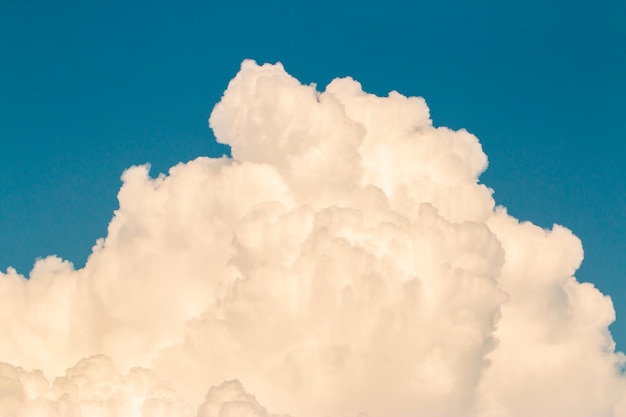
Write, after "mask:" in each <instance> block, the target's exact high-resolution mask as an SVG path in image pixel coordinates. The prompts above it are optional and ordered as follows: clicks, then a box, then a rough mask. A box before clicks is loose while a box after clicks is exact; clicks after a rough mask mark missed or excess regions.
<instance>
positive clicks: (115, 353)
mask: <svg viewBox="0 0 626 417" xmlns="http://www.w3.org/2000/svg"><path fill="white" fill-rule="evenodd" d="M209 124H210V126H211V128H212V129H213V130H214V132H215V135H216V137H217V139H218V140H219V141H220V142H223V143H226V144H228V145H230V146H231V149H232V158H221V159H210V158H204V157H201V158H198V159H196V160H194V161H191V162H187V163H181V164H179V165H177V166H175V167H173V168H171V170H170V171H169V174H168V175H161V176H159V177H158V178H151V177H150V176H149V175H148V170H149V168H148V167H147V166H138V167H133V168H130V169H128V170H127V171H126V172H125V173H124V175H123V183H124V184H123V186H122V188H121V190H120V192H119V204H120V207H119V210H117V211H116V212H115V215H114V217H113V219H112V221H111V223H110V225H109V228H108V235H107V237H106V238H105V239H102V240H100V241H98V242H97V244H96V246H95V247H94V248H93V253H92V255H91V256H90V257H89V259H88V262H87V264H86V266H85V267H84V268H82V269H78V270H76V269H74V268H73V266H72V265H71V264H70V263H69V262H66V261H63V260H61V259H59V258H57V257H49V258H46V259H43V260H39V261H37V262H36V264H35V266H34V268H33V270H32V272H31V273H30V277H29V279H25V278H24V276H22V275H19V274H18V273H17V272H16V271H15V270H13V269H11V268H9V269H8V270H7V272H6V273H4V274H1V275H0V340H1V343H0V362H4V363H2V364H0V416H2V417H5V416H46V417H48V416H58V417H65V416H72V417H78V416H83V417H98V416H107V417H111V416H120V417H127V416H145V417H153V416H176V417H182V416H198V417H238V416H239V417H243V416H246V417H252V416H254V417H268V416H271V415H278V414H289V415H292V416H295V417H322V416H331V417H334V416H357V415H359V414H360V413H365V414H366V415H369V416H376V417H419V416H429V417H432V416H446V417H452V416H454V417H459V416H464V417H470V416H476V417H509V416H510V417H548V416H549V417H560V416H562V417H565V416H567V417H589V416H594V417H600V416H613V417H624V416H626V379H625V378H624V376H623V375H622V367H623V366H624V357H623V355H622V354H621V353H617V352H615V351H614V343H613V340H612V338H611V335H610V333H609V331H608V325H609V324H610V323H611V322H612V321H613V320H614V311H613V306H612V303H611V300H610V299H609V298H608V297H606V296H603V295H602V294H601V293H600V292H599V291H598V290H596V289H595V288H594V287H593V286H592V285H591V284H586V283H579V282H578V281H576V279H575V278H574V276H573V274H574V272H575V271H576V269H577V268H578V266H579V264H580V262H581V261H582V258H583V251H582V246H581V243H580V241H579V240H578V239H577V238H576V237H575V236H574V235H573V234H572V233H571V232H570V231H569V230H567V229H566V228H564V227H561V226H556V225H555V226H554V227H553V228H552V230H544V229H541V228H539V227H537V226H535V225H533V224H531V223H520V222H519V221H517V220H516V219H515V218H513V217H511V216H510V215H509V214H507V212H506V210H505V209H504V208H502V207H497V206H496V205H495V202H494V200H493V198H492V191H491V190H490V189H489V188H487V187H486V186H485V185H482V184H480V183H479V181H478V177H479V175H480V174H481V173H482V172H483V171H484V170H485V169H486V167H487V158H486V156H485V154H484V153H483V152H482V149H481V146H480V144H479V142H478V140H477V139H476V137H474V136H473V135H471V134H470V133H468V132H466V131H464V130H460V131H452V130H450V129H447V128H444V127H434V126H433V124H432V122H431V120H430V117H429V111H428V107H427V106H426V104H425V102H424V100H422V99H421V98H415V97H405V96H403V95H401V94H399V93H396V92H392V93H390V94H389V96H388V97H384V98H381V97H376V96H374V95H370V94H367V93H365V92H363V91H362V90H361V86H360V85H359V83H357V82H356V81H354V80H352V79H350V78H344V79H336V80H334V81H333V82H332V83H330V85H328V86H327V88H326V90H325V91H324V92H322V93H320V92H318V91H316V89H315V87H314V86H305V85H301V84H300V83H299V82H298V81H297V80H296V79H294V78H293V77H291V76H290V75H288V74H287V73H286V72H285V71H284V69H283V67H282V66H281V65H280V64H277V65H263V66H258V65H257V64H255V63H254V62H252V61H245V62H244V63H243V64H242V66H241V71H240V72H239V74H238V75H237V76H236V77H235V78H234V79H233V80H232V81H231V82H230V84H229V86H228V89H227V90H226V92H225V93H224V97H223V98H222V100H221V102H220V103H219V104H217V106H216V107H215V109H214V111H213V113H212V114H211V118H210V120H209ZM271 413H275V414H271Z"/></svg>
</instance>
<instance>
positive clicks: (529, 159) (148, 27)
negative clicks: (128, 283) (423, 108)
mask: <svg viewBox="0 0 626 417" xmlns="http://www.w3.org/2000/svg"><path fill="white" fill-rule="evenodd" d="M407 3H409V2H400V1H393V0H391V1H385V2H380V3H378V2H342V3H340V4H337V2H324V1H321V2H320V1H318V2H307V1H298V2H296V1H287V0H278V1H266V2H243V1H232V2H221V3H220V4H211V3H210V2H195V1H190V2H184V4H177V5H173V4H168V3H165V2H133V4H132V5H130V4H126V3H122V2H107V3H106V4H105V3H98V2H73V1H67V2H63V4H62V5H57V6H55V7H52V6H50V5H49V4H46V3H45V2H31V1H24V2H19V4H18V2H2V4H0V53H1V54H2V65H0V141H1V143H2V145H3V152H1V153H0V190H1V192H2V200H1V202H0V270H2V271H6V269H7V267H9V266H12V267H15V268H16V269H17V270H18V272H20V273H22V274H25V275H28V273H29V272H30V270H31V269H32V267H33V264H34V262H35V260H36V259H37V258H44V257H46V256H48V255H53V254H55V255H58V256H59V257H61V258H63V259H66V260H69V261H71V262H72V263H73V264H74V265H75V267H77V268H80V267H82V266H84V264H85V262H86V260H87V257H88V256H89V254H90V253H91V251H92V247H93V246H94V245H95V244H96V240H97V239H98V238H102V237H105V236H106V235H107V227H108V225H109V222H110V221H111V218H112V216H113V212H114V210H116V209H118V207H119V201H118V199H117V194H118V192H119V190H120V186H121V184H122V183H121V180H120V177H121V175H122V173H123V172H124V171H125V170H126V169H127V168H129V167H131V166H134V165H140V164H145V163H150V164H151V171H150V172H151V174H150V175H151V176H152V177H156V176H157V175H158V174H159V173H167V172H168V170H169V168H170V167H172V166H174V165H176V164H178V163H179V162H187V161H190V160H192V159H195V158H196V157H198V156H211V157H219V156H221V155H222V154H229V152H230V151H229V149H228V147H227V146H224V145H221V144H217V143H216V142H215V137H214V135H213V132H212V130H211V129H210V128H209V126H208V125H207V120H208V118H209V116H210V114H211V111H212V109H213V107H214V106H215V105H216V104H217V103H218V102H219V101H220V99H221V97H222V95H223V94H224V90H225V89H226V87H227V86H228V83H229V81H230V80H231V79H232V78H233V77H234V76H235V74H236V73H237V72H238V71H239V68H240V65H241V62H242V61H243V60H244V59H253V60H255V61H256V62H258V63H259V64H261V63H265V62H268V63H276V62H281V63H282V64H283V65H284V67H285V69H286V71H287V72H288V73H289V74H291V75H293V76H294V77H296V78H297V79H298V80H300V81H301V82H302V83H303V84H307V85H308V84H311V83H315V84H316V85H317V86H318V88H319V89H323V88H325V86H326V85H328V84H329V83H330V82H331V80H333V79H334V78H336V77H345V76H350V77H352V78H354V79H355V80H358V81H359V82H360V83H361V85H362V86H363V90H364V91H367V92H370V93H373V94H377V95H380V96H386V95H387V94H388V93H389V92H390V91H392V90H396V91H398V92H400V93H401V94H403V95H405V96H419V97H423V98H424V99H425V100H426V103H427V104H428V107H429V109H430V117H431V118H432V120H433V123H434V125H435V126H447V127H449V128H452V129H461V128H464V129H467V130H468V131H469V132H470V133H472V134H474V135H476V136H477V137H478V139H479V141H480V143H481V145H482V148H483V150H484V152H485V153H486V155H487V156H488V159H489V167H488V168H487V170H486V172H485V173H483V174H482V175H481V177H480V181H481V182H482V183H483V184H485V185H487V186H488V187H490V188H492V189H493V190H494V198H495V200H496V203H497V204H499V205H502V206H505V207H506V208H507V210H508V212H509V213H510V214H511V215H513V216H515V217H516V218H518V219H520V220H528V221H531V222H532V223H534V224H537V225H539V226H541V227H545V228H551V227H552V225H553V224H555V223H556V224H560V225H563V226H565V227H567V228H568V229H570V230H571V231H572V232H573V233H574V234H575V235H576V236H578V237H579V238H580V239H581V240H582V243H583V247H584V261H583V263H582V266H581V267H580V269H579V270H578V271H577V272H575V276H576V278H577V279H578V280H579V281H583V282H591V283H593V284H594V285H595V286H596V287H597V288H598V289H599V290H600V291H601V292H602V293H604V294H608V295H610V296H611V298H612V300H613V303H614V306H615V310H616V312H617V321H616V322H615V324H613V325H612V326H611V332H612V334H613V337H614V339H615V340H616V341H617V343H618V348H619V349H620V350H625V349H626V318H625V317H626V284H625V282H626V281H625V280H626V274H625V272H624V271H626V256H624V254H625V253H626V239H625V238H624V236H626V164H625V163H624V157H625V155H626V134H625V133H624V129H623V115H624V114H625V111H626V104H625V103H626V76H625V75H624V74H626V28H625V26H624V24H623V22H624V21H625V19H626V4H624V2H621V1H602V2H594V3H590V2H582V1H572V2H568V4H567V5H564V4H563V3H562V2H556V1H548V2H545V1H543V2H539V1H528V2H523V3H522V2H515V3H503V2H497V1H482V2H477V3H475V4H472V5H469V4H467V3H466V2H460V1H442V2H435V1H431V2H411V4H407Z"/></svg>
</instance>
